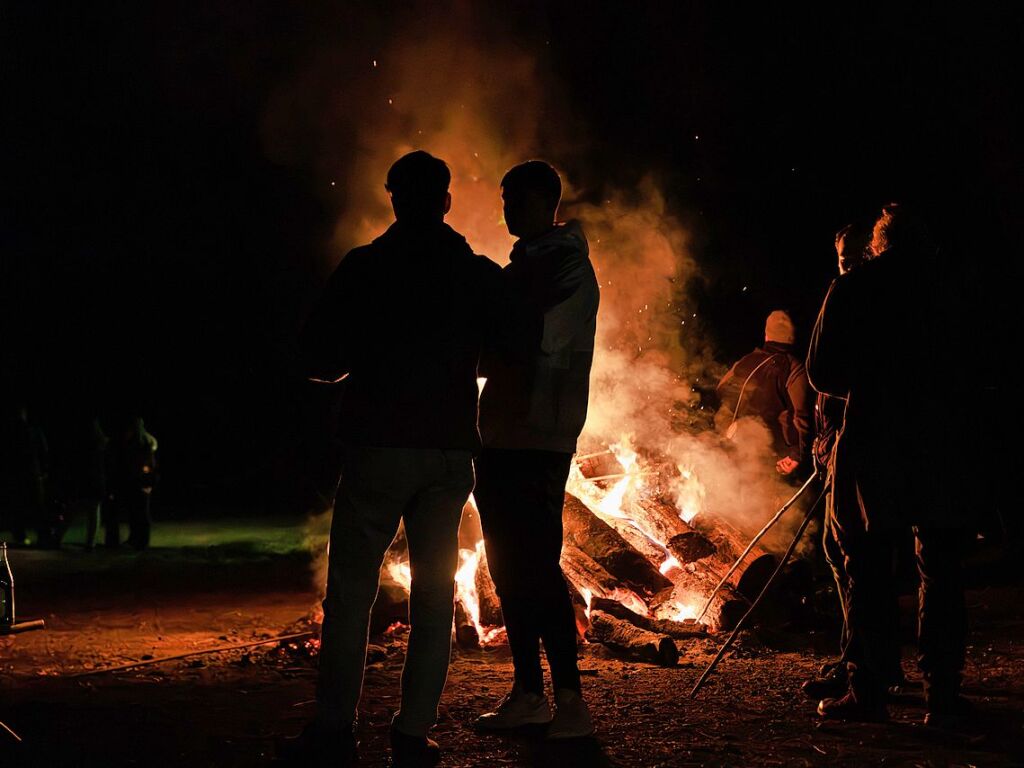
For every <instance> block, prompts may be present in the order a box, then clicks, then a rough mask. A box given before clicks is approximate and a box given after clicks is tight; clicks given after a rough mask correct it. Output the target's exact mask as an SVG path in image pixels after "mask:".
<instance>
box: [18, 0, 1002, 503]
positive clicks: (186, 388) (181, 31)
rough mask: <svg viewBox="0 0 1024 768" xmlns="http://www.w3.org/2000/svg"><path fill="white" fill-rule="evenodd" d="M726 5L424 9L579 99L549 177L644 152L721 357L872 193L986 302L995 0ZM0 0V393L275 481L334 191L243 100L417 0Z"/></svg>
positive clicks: (804, 314)
mask: <svg viewBox="0 0 1024 768" xmlns="http://www.w3.org/2000/svg"><path fill="white" fill-rule="evenodd" d="M726 5H727V4H721V3H705V4H696V3H685V2H680V3H658V4H645V3H600V4H582V3H539V2H524V3H516V4H509V8H506V9H505V10H496V8H497V5H496V4H486V9H487V10H486V12H485V11H484V10H483V8H484V7H485V6H484V4H479V6H474V5H471V4H468V3H456V4H454V5H453V7H452V11H451V12H452V16H453V18H460V19H461V18H464V17H465V16H467V15H471V16H473V18H474V21H473V23H472V28H473V29H475V30H476V31H477V32H478V33H479V34H481V35H483V36H484V38H485V39H486V38H487V36H496V37H498V38H500V39H502V40H503V41H507V42H509V43H511V44H514V45H516V46H517V47H519V48H521V49H523V50H526V51H531V52H536V55H537V56H538V57H539V58H543V60H544V61H545V66H546V67H547V69H548V71H550V72H551V73H553V77H555V78H557V80H558V89H559V90H560V92H561V93H564V94H566V95H567V96H568V98H569V100H570V102H571V103H570V107H571V111H572V113H573V115H574V116H575V118H576V119H577V120H578V121H579V122H580V124H582V125H585V126H586V129H587V141H586V148H585V150H584V149H581V150H580V153H579V156H576V157H573V158H572V159H571V164H572V165H573V167H574V169H575V173H576V175H577V176H578V179H576V181H577V182H578V183H582V184H583V185H585V186H588V187H590V188H599V187H600V185H601V184H602V183H617V184H628V183H630V181H635V180H636V179H637V178H638V177H639V176H640V175H642V174H643V172H644V171H646V170H649V169H653V170H654V171H655V172H656V173H657V175H658V177H659V179H660V180H661V183H662V184H663V186H664V188H665V189H666V190H667V192H668V194H669V197H670V201H671V204H672V207H673V210H674V212H675V213H676V215H678V216H679V217H680V218H681V219H683V221H684V222H685V223H686V224H687V225H688V227H689V228H690V230H691V231H692V232H693V234H694V236H695V250H696V256H697V258H698V260H699V261H700V263H701V264H702V267H703V270H704V273H705V274H706V275H707V276H708V278H709V280H708V282H707V284H706V285H705V287H704V289H703V290H702V293H701V294H700V296H699V297H698V298H699V300H700V305H701V314H702V316H703V318H704V322H705V328H706V329H707V332H708V333H709V334H711V336H712V337H713V339H714V341H715V344H716V346H717V347H718V349H719V350H720V351H721V355H722V358H723V359H728V358H730V357H731V356H733V355H736V354H738V353H740V352H743V351H746V350H747V349H748V348H749V347H750V346H751V344H752V343H753V341H755V340H756V339H757V334H758V333H759V332H760V328H761V325H760V324H761V322H762V318H763V315H764V313H765V312H766V311H767V310H768V309H771V308H773V307H775V306H788V307H790V308H792V310H793V311H794V313H795V314H796V316H797V318H798V319H799V322H800V323H801V325H802V326H804V327H805V328H806V326H807V325H809V323H810V322H811V319H812V317H813V313H814V311H815V310H816V307H817V304H818V302H819V301H820V298H821V296H822V294H823V292H824V289H825V287H826V286H827V283H828V280H829V279H830V277H831V274H832V271H833V261H832V255H831V248H832V235H833V233H834V232H835V230H836V229H838V228H839V227H840V226H841V225H843V224H844V223H846V222H847V221H849V220H850V219H851V218H853V217H855V216H858V215H863V214H865V213H867V212H869V211H871V210H873V209H875V208H876V207H877V206H878V205H879V204H880V203H882V202H884V201H886V200H888V199H894V198H897V199H902V200H905V201H910V202H913V203H915V204H916V205H917V206H918V208H919V209H920V210H923V211H926V212H927V213H928V214H929V215H930V216H931V217H932V218H933V220H934V221H936V222H939V223H941V224H942V226H943V228H942V231H941V234H942V235H943V239H944V240H945V241H946V244H947V250H946V252H947V254H948V255H947V258H951V259H956V260H957V261H958V262H959V263H960V264H962V269H963V271H964V282H965V285H966V286H968V288H969V293H970V295H971V296H972V297H973V298H974V302H975V303H974V304H973V305H972V306H973V311H972V313H971V315H972V316H971V317H970V318H967V319H966V322H969V323H971V324H972V325H976V326H977V328H978V331H977V336H978V337H979V339H988V338H989V337H990V336H991V334H992V331H991V330H990V328H991V326H990V324H992V323H996V322H1001V316H1000V314H999V313H995V314H994V315H992V314H989V315H986V314H985V312H984V311H983V310H985V309H991V308H993V307H999V306H1000V305H1001V300H1000V299H999V294H998V293H997V292H996V291H997V288H996V287H997V286H1005V284H1006V283H1007V281H1006V280H1005V279H1003V278H1004V277H1005V276H1007V275H1008V274H1009V273H1010V271H1011V267H1010V264H1009V254H1010V251H1009V239H1008V233H1010V232H1015V231H1019V224H1020V222H1019V218H1020V210H1021V196H1020V185H1019V183H1018V181H1019V179H1020V177H1021V163H1022V161H1021V152H1020V147H1019V145H1018V136H1019V135H1020V128H1021V120H1020V109H1021V108H1020V103H1021V100H1020V98H1019V92H1018V91H1017V90H1016V83H1015V82H1014V81H1013V78H1014V70H1015V64H1016V55H1017V50H1016V49H1017V47H1018V46H1019V40H1020V39H1021V30H1022V25H1021V12H1020V11H1018V10H1016V7H1018V6H1017V4H1011V3H1007V4H1006V5H1005V7H1001V6H995V5H990V6H986V9H985V10H979V9H978V8H977V7H976V6H977V5H978V4H967V3H964V4H961V6H960V7H959V8H956V7H952V6H949V7H946V8H944V9H941V10H936V9H927V10H920V9H919V10H916V11H910V10H901V7H900V6H899V4H886V5H885V6H883V7H880V9H878V10H871V9H870V8H868V7H867V4H861V3H847V4H842V7H838V6H837V4H818V5H819V7H818V8H817V9H816V10H815V11H814V12H813V13H810V12H808V11H806V10H803V9H799V8H797V7H796V6H793V7H792V8H790V9H787V8H785V7H783V5H782V4H767V3H765V4H759V5H758V6H757V7H756V8H751V9H745V10H744V11H743V13H740V12H739V11H737V10H736V9H735V8H730V7H724V6H726ZM920 5H921V8H922V9H923V8H926V6H925V5H924V4H920ZM20 6H21V7H10V6H9V7H7V8H6V9H5V12H4V24H3V33H2V34H3V36H4V39H3V40H2V45H0V47H2V53H0V56H2V57H3V71H4V73H5V75H4V78H3V80H4V89H5V91H6V93H5V94H4V105H5V107H6V110H5V112H6V117H5V119H4V129H5V130H4V133H5V136H4V140H3V152H4V160H3V167H4V170H5V173H4V181H5V183H4V185H3V186H4V189H3V196H4V200H3V217H2V222H0V238H2V239H0V248H2V253H0V259H2V262H3V267H2V270H3V272H2V278H3V280H2V282H3V287H2V301H3V308H2V310H0V311H2V315H0V316H2V318H3V331H2V333H3V341H2V348H3V363H2V364H3V375H4V384H5V390H6V392H5V398H6V399H7V400H13V399H14V398H19V397H20V398H28V400H29V402H30V403H32V404H33V406H34V409H35V411H36V412H37V413H39V414H40V415H41V416H43V417H45V418H46V419H47V420H48V422H49V423H50V424H51V425H53V424H58V423H59V422H60V421H61V420H62V419H64V418H65V417H66V414H67V413H69V412H73V411H81V412H84V411H90V410H93V411H95V410H100V411H102V412H104V413H109V412H111V411H113V410H115V409H116V408H118V407H125V408H127V407H130V408H133V409H136V410H140V411H142V412H143V413H144V414H145V415H146V416H147V419H148V423H149V424H150V425H151V426H152V429H153V431H154V433H155V434H157V436H158V437H160V438H161V440H162V446H163V452H164V457H165V477H166V478H167V486H168V494H169V495H173V494H174V493H178V494H179V496H181V495H186V494H193V495H195V494H197V493H202V492H203V488H204V487H208V488H219V489H225V488H228V489H232V488H234V489H237V488H241V487H245V488H247V489H248V491H247V493H245V494H243V496H242V497H238V498H240V500H248V499H253V500H258V501H266V502H269V503H274V500H275V499H277V500H283V499H287V498H290V496H289V493H288V492H285V491H282V490H281V489H282V487H283V486H284V485H287V483H286V482H285V480H286V478H288V477H289V476H290V474H291V473H292V472H293V469H294V466H295V464H296V462H297V461H301V460H302V456H303V455H304V454H303V448H302V443H303V439H302V435H304V434H308V433H309V428H308V425H309V424H310V423H311V422H315V420H316V419H317V418H319V413H320V411H319V409H318V408H317V407H316V405H315V404H311V401H312V398H311V395H310V393H309V392H308V391H307V390H305V389H303V387H302V385H301V384H300V383H299V382H298V381H297V380H296V378H295V377H294V375H293V373H292V371H291V367H290V362H289V349H290V340H291V339H292V337H293V334H294V332H295V329H296V327H297V326H298V324H299V323H300V321H301V318H302V316H303V312H304V311H305V309H306V308H307V307H308V304H309V302H310V300H311V299H312V297H313V296H315V294H316V291H317V289H318V285H319V281H320V277H319V276H318V274H317V270H316V265H317V264H318V263H319V262H320V261H321V259H322V255H323V252H324V249H325V247H326V242H327V240H328V239H329V237H330V234H331V231H332V228H333V225H334V223H335V222H336V220H337V219H338V218H339V216H341V215H342V214H343V210H344V205H345V199H344V193H343V192H341V191H338V192H336V193H325V191H324V189H323V188H322V185H320V183H319V181H318V180H317V177H316V174H315V172H314V169H312V168H304V167H301V166H300V165H296V164H291V165H283V164H279V163H275V162H274V161H273V160H272V159H271V158H270V156H269V155H268V152H267V151H266V148H265V145H264V141H263V139H262V138H261V123H262V120H263V118H264V116H265V114H266V110H267V104H268V100H269V99H270V98H271V97H272V95H273V94H274V93H275V92H277V90H278V89H280V88H281V87H282V86H284V85H286V84H287V83H289V82H290V81H291V80H292V79H293V78H294V77H295V75H296V73H297V72H298V71H300V70H301V69H302V68H303V66H304V65H305V64H306V63H307V62H308V61H310V60H311V58H312V57H315V56H317V55H318V54H320V53H321V52H323V51H325V50H333V51H339V52H340V53H339V55H340V57H341V58H340V61H342V62H345V61H351V62H353V63H354V62H357V61H358V62H360V66H362V65H363V64H364V63H365V61H364V60H365V59H367V58H369V57H371V56H372V55H373V52H374V51H375V50H379V49H380V48H381V47H383V46H385V45H386V44H387V43H388V42H389V40H390V39H391V36H393V35H394V34H395V33H396V30H398V29H402V30H408V29H410V28H415V27H416V25H417V20H418V19H420V18H422V17H423V16H424V15H426V14H427V10H426V9H428V8H430V9H431V10H430V12H429V15H430V17H431V19H432V20H433V23H436V22H437V20H438V19H439V18H442V19H443V16H442V14H441V13H440V12H438V11H437V9H436V8H437V4H418V3H398V2H382V3H360V4H355V3H351V4H345V3H328V2H323V1H322V0H319V1H317V2H304V3H292V4H288V3H279V2H266V1H264V0H250V1H249V2H241V1H240V0H237V1H234V2H233V1H231V0H215V1H214V2H207V3H195V4H186V3H169V2H152V3H126V4H119V5H118V8H117V9H106V10H103V11H99V10H96V7H95V6H91V7H90V6H81V7H80V8H79V9H78V10H77V11H69V10H67V9H60V10H58V9H57V8H56V6H55V5H52V4H49V3H23V4H20ZM825 6H828V7H825ZM832 6H837V7H832ZM470 9H472V10H470ZM353 66H354V64H353ZM345 77H346V73H345V72H344V71H342V72H341V73H340V76H339V85H338V87H339V88H340V89H341V91H342V93H344V88H345V83H346V79H345ZM695 136H699V137H700V138H699V139H694V137H695ZM342 143H343V142H342ZM596 157H600V158H601V162H600V163H588V162H587V161H588V158H596ZM554 159H555V160H556V162H558V158H554ZM598 174H601V176H599V175H598ZM698 179H699V181H698ZM496 181H497V180H496ZM746 284H749V285H750V286H751V290H750V291H749V292H748V293H746V294H742V298H739V299H737V298H736V297H737V296H740V295H741V294H740V292H739V287H740V286H741V285H746ZM1007 314H1008V313H1007ZM1004 335H1008V334H1005V332H1004ZM982 347H983V350H987V345H985V344H983V345H982ZM993 349H994V346H993ZM978 354H979V355H983V356H984V355H988V354H989V351H982V352H979V353H978ZM979 370H980V371H981V373H980V375H982V376H983V377H993V378H994V377H995V376H996V374H995V373H992V372H990V371H989V370H988V366H986V365H980V366H979ZM51 428H53V427H51ZM305 450H306V451H307V452H308V450H309V449H308V448H307V449H305ZM257 478H258V480H257ZM241 480H252V481H253V482H248V483H247V484H244V485H243V484H241V483H240V481H241ZM281 503H285V502H284V501H281Z"/></svg>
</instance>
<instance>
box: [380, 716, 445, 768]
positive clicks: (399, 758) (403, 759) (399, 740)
mask: <svg viewBox="0 0 1024 768" xmlns="http://www.w3.org/2000/svg"><path fill="white" fill-rule="evenodd" d="M391 761H392V764H393V765H394V766H395V768H420V767H421V766H422V767H423V768H432V767H433V766H435V765H437V764H438V763H439V762H441V747H439V746H438V744H437V742H436V741H434V740H433V739H431V738H429V737H427V736H410V735H409V734H407V733H402V732H401V731H400V730H398V729H397V728H395V727H394V726H392V727H391Z"/></svg>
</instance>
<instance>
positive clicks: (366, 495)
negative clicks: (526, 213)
mask: <svg viewBox="0 0 1024 768" xmlns="http://www.w3.org/2000/svg"><path fill="white" fill-rule="evenodd" d="M450 180H451V174H450V172H449V170H448V166H447V165H446V164H445V163H444V162H443V161H441V160H439V159H437V158H436V157H433V156H431V155H429V154H427V153H426V152H422V151H417V152H412V153H410V154H407V155H405V156H404V157H402V158H400V159H399V160H398V161H397V162H395V164H394V165H393V166H391V170H389V171H388V175H387V184H386V188H387V190H388V192H389V194H390V197H391V205H392V208H393V209H394V213H395V218H396V221H395V222H394V223H393V224H392V225H391V226H390V227H388V229H387V231H386V232H384V234H382V235H381V236H380V237H378V238H377V239H376V240H374V241H373V242H372V243H370V244H369V245H365V246H362V247H359V248H356V249H354V250H352V251H350V252H349V253H348V255H347V256H345V258H344V260H343V261H342V262H341V264H340V265H339V266H338V268H337V270H336V271H335V272H334V274H333V275H332V277H331V279H330V281H329V283H328V285H327V289H326V293H325V295H324V297H323V298H322V299H321V301H320V303H319V305H318V306H317V308H316V309H315V310H314V312H313V314H312V315H311V317H310V319H309V321H308V323H307V325H306V328H305V331H304V333H303V338H302V342H301V353H302V358H303V362H304V364H305V367H306V372H307V375H308V376H309V377H310V378H312V379H314V380H319V381H326V382H333V381H337V380H340V379H342V378H344V379H345V385H344V386H345V391H344V393H343V395H342V404H341V410H340V415H339V433H340V441H341V443H342V448H343V451H342V476H341V482H340V485H339V487H338V490H337V495H336V498H335V504H334V519H333V521H332V526H331V536H330V555H329V565H328V572H327V595H326V598H325V599H324V602H323V608H324V620H323V630H322V633H321V646H320V671H319V680H318V684H317V694H316V699H317V713H316V719H315V720H314V721H313V722H312V723H311V724H310V725H309V726H307V728H306V730H305V731H304V732H303V734H302V735H301V736H300V737H299V738H298V739H293V740H291V741H290V743H286V744H283V745H282V752H283V753H284V754H283V755H282V757H285V758H286V759H287V758H290V759H291V760H292V763H293V764H294V765H302V766H318V765H323V766H327V765H330V766H340V765H350V764H352V763H354V762H355V761H356V760H357V757H358V756H357V752H356V749H357V744H356V739H355V736H354V732H353V727H354V721H355V716H356V706H357V704H358V701H359V697H360V692H361V689H362V683H363V667H364V663H365V659H366V645H367V631H368V626H369V618H370V610H371V608H372V606H373V603H374V599H375V597H376V595H377V588H378V582H379V578H380V568H381V565H382V563H383V560H384V555H385V552H386V551H387V549H388V547H389V546H390V544H391V541H392V539H394V537H395V534H396V533H397V531H398V526H399V523H400V522H402V521H404V523H405V534H406V537H407V540H408V543H409V559H410V564H411V567H412V586H411V590H410V595H409V623H410V625H411V629H410V632H409V645H408V650H407V652H406V657H405V667H404V669H403V670H402V683H401V686H402V701H401V708H400V709H399V711H398V712H397V713H396V714H395V716H394V719H393V721H392V724H391V749H392V757H393V762H394V764H395V765H396V766H421V765H427V766H432V765H436V764H437V763H438V761H439V760H440V748H439V746H438V744H437V742H435V741H434V740H432V739H430V738H429V737H428V733H429V731H430V729H431V728H432V727H433V725H434V723H435V721H436V718H437V705H438V701H439V700H440V697H441V692H442V690H443V688H444V685H445V680H446V677H447V670H448V661H449V657H450V654H451V635H452V619H453V615H454V599H455V571H456V568H457V566H458V530H459V520H460V517H461V515H462V508H463V506H464V505H465V503H466V501H467V499H468V498H469V494H470V492H471V491H472V490H473V454H474V453H475V452H476V451H477V450H478V449H479V447H480V437H479V433H478V431H477V398H478V388H477V365H478V362H479V356H480V350H481V348H482V344H483V337H484V329H485V328H486V327H488V325H489V324H490V320H488V317H489V316H490V315H489V313H490V312H492V308H493V307H494V306H495V300H494V293H495V290H496V289H497V285H498V279H499V277H500V269H499V268H498V266H497V264H495V263H494V262H492V261H489V260H488V259H486V258H485V257H483V256H478V255H475V254H474V253H473V251H472V249H471V248H470V247H469V245H468V244H467V243H466V240H465V238H464V237H463V236H462V235H460V234H459V233H458V232H456V231H455V230H453V229H452V228H451V227H449V226H448V225H447V224H445V222H444V217H445V215H446V214H447V213H448V211H449V210H450V208H451V195H450V194H449V192H448V185H449V183H450Z"/></svg>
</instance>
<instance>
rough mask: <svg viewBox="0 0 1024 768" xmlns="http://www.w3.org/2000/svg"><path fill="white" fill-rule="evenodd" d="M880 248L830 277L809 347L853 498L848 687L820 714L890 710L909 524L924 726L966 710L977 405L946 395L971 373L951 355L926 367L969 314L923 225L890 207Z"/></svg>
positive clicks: (843, 530) (836, 482) (879, 228)
mask: <svg viewBox="0 0 1024 768" xmlns="http://www.w3.org/2000/svg"><path fill="white" fill-rule="evenodd" d="M871 252H872V255H873V258H872V259H871V260H870V261H868V262H867V263H866V264H863V265H862V266H860V267H858V268H857V269H855V270H853V271H851V272H850V273H848V274H845V275H842V276H840V277H839V278H837V279H836V280H835V281H834V282H833V283H832V286H831V287H830V288H829V291H828V294H827V295H826V297H825V301H824V304H823V305H822V307H821V312H820V313H819V315H818V321H817V324H816V325H815V328H814V334H813V337H812V339H811V346H810V351H809V353H808V358H807V371H808V373H809V375H810V379H811V383H812V384H813V385H814V387H815V389H817V390H818V391H819V392H824V393H826V394H828V395H831V396H833V397H840V398H843V399H844V400H846V403H847V405H846V414H845V421H844V423H843V427H842V430H841V431H840V433H839V436H838V439H837V442H836V447H835V459H834V462H835V464H834V470H833V492H834V494H835V495H836V498H837V499H844V498H849V499H856V503H857V509H856V512H855V513H854V514H841V515H840V516H837V517H836V519H834V520H833V521H832V522H833V525H835V526H836V535H837V539H838V543H839V545H840V547H841V549H842V552H843V555H844V556H845V565H846V576H847V621H848V625H849V633H850V641H849V642H850V645H849V649H848V668H849V688H848V690H847V691H846V693H845V694H844V695H842V696H840V697H837V698H825V699H823V700H822V701H821V702H820V703H819V705H818V712H819V714H821V715H822V716H823V717H829V718H840V719H847V720H876V721H877V720H886V719H888V707H887V702H886V694H887V691H886V688H887V685H888V682H889V679H890V677H889V675H890V668H891V650H890V649H891V647H892V643H893V638H892V637H891V633H892V632H893V631H894V627H893V622H892V619H891V615H890V605H891V597H890V595H891V590H892V584H891V581H892V578H893V575H892V568H891V562H892V552H893V548H894V547H895V546H896V543H897V542H898V540H899V536H900V535H901V534H902V533H903V532H905V531H906V530H907V529H912V530H913V533H914V536H915V538H916V554H917V568H918V572H919V574H920V578H921V584H920V595H919V607H918V610H919V621H918V651H919V655H918V667H919V668H920V670H921V672H922V673H923V675H924V687H925V702H926V705H927V709H928V711H927V714H926V716H925V724H927V725H932V726H939V727H944V726H950V725H955V724H956V723H958V722H959V721H960V720H961V719H962V718H963V716H964V715H965V714H966V710H967V703H966V700H965V699H964V698H963V697H962V696H961V695H960V684H961V677H962V671H963V666H964V655H965V650H966V638H967V611H966V606H965V603H964V582H963V569H962V563H961V559H962V555H963V552H964V550H965V546H966V544H967V541H968V537H967V530H968V519H967V515H966V512H965V510H966V505H967V500H966V498H965V497H964V493H965V489H964V488H963V486H964V485H965V484H964V483H963V481H962V478H961V476H960V475H961V472H962V470H963V466H964V462H965V459H964V456H963V451H962V450H961V445H960V442H961V441H962V440H963V439H964V437H963V436H964V435H969V434H971V432H970V421H969V420H970V418H971V416H972V415H973V414H971V413H970V409H955V408H954V409H951V408H949V406H948V404H949V403H950V402H958V401H959V400H960V399H962V398H964V393H966V392H968V391H969V388H968V386H967V385H968V381H967V377H968V376H969V375H970V373H971V372H970V371H968V370H956V367H955V366H947V370H944V372H943V380H942V383H941V386H937V385H936V384H935V382H934V380H933V377H932V375H930V374H931V372H932V371H933V370H934V369H935V366H936V361H939V360H942V359H944V356H946V354H947V352H948V350H949V349H951V348H952V349H958V348H963V347H964V346H966V344H965V343H963V342H961V343H960V344H958V343H957V342H958V340H959V339H958V332H959V330H960V328H959V326H958V324H959V322H960V319H961V317H962V315H961V314H960V313H959V312H958V311H957V308H958V303H957V301H955V299H954V295H955V291H954V290H953V285H952V282H953V280H952V275H951V274H950V273H948V272H944V270H943V269H942V267H943V264H942V262H941V261H940V259H939V257H938V254H937V249H936V247H935V245H934V242H933V241H932V240H931V237H930V235H929V234H928V232H927V230H926V228H925V227H924V225H923V224H922V223H921V222H920V221H919V220H918V219H916V218H914V217H913V216H911V215H908V214H907V213H906V212H905V210H904V209H902V208H901V207H899V206H887V207H886V208H885V209H883V211H882V214H881V216H880V217H879V218H878V220H877V222H876V223H875V226H874V232H873V235H872V241H871ZM967 461H969V458H968V459H967ZM837 511H839V512H842V511H843V510H842V509H837Z"/></svg>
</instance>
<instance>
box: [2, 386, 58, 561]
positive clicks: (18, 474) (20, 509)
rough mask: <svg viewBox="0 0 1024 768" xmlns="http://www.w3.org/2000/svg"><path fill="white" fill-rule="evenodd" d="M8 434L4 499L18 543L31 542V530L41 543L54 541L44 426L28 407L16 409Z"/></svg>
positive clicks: (46, 544) (48, 464) (5, 448)
mask: <svg viewBox="0 0 1024 768" xmlns="http://www.w3.org/2000/svg"><path fill="white" fill-rule="evenodd" d="M13 415H14V418H13V419H11V420H10V421H9V422H8V424H7V425H6V426H7V429H6V430H5V432H6V434H5V435H4V440H3V442H4V447H3V450H4V456H3V467H2V468H0V471H2V474H3V486H4V488H3V494H2V495H3V496H4V499H3V501H5V502H6V506H8V509H9V510H10V522H9V526H10V529H11V534H12V538H13V540H14V544H16V545H18V546H27V545H28V544H30V543H31V540H30V539H29V536H28V532H29V530H35V531H36V537H37V542H36V543H37V544H38V545H39V546H41V547H51V546H53V545H54V534H53V531H52V529H51V527H50V525H49V519H48V517H49V515H48V511H47V502H48V480H49V473H50V450H49V445H48V444H47V441H46V435H45V434H44V433H43V430H42V429H41V428H40V427H38V426H37V425H36V424H34V423H33V422H32V420H31V419H30V418H29V412H28V408H27V407H26V406H24V405H19V406H17V407H16V408H15V409H14V414H13Z"/></svg>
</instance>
